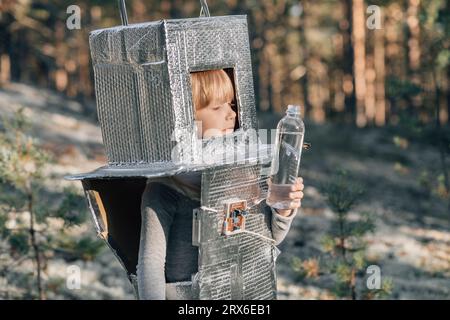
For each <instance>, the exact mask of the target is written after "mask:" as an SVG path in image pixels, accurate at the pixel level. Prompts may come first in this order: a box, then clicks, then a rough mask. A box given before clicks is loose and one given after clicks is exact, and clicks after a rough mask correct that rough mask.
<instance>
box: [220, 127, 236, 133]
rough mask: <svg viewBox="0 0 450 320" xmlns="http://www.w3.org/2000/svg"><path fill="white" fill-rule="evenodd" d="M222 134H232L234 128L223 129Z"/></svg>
mask: <svg viewBox="0 0 450 320" xmlns="http://www.w3.org/2000/svg"><path fill="white" fill-rule="evenodd" d="M222 132H223V133H225V134H229V133H233V132H234V128H227V129H223V130H222Z"/></svg>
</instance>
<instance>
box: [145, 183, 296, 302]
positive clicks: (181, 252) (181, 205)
mask: <svg viewBox="0 0 450 320" xmlns="http://www.w3.org/2000/svg"><path fill="white" fill-rule="evenodd" d="M191 178H192V177H190V178H189V179H191ZM170 181H171V182H170ZM177 182H178V181H177ZM180 186H181V184H178V183H175V184H174V183H173V180H170V179H169V180H166V181H165V180H161V181H158V182H155V181H149V183H148V184H147V187H146V189H145V191H144V193H143V196H142V204H141V211H142V226H141V239H140V248H139V262H138V266H137V276H138V289H139V297H140V299H151V300H155V299H156V300H164V299H166V298H167V297H166V284H167V283H174V282H187V281H190V280H191V275H192V274H194V273H196V272H197V269H198V248H197V247H195V246H193V245H192V210H193V209H194V208H198V207H199V206H200V201H199V198H198V197H196V196H195V194H196V192H195V190H194V192H193V193H190V192H189V190H187V189H183V188H180ZM188 195H189V196H188ZM193 195H194V196H193ZM296 213H297V210H295V211H294V212H293V213H292V214H291V215H290V216H288V217H284V216H282V215H280V214H278V213H276V212H275V211H274V210H272V220H271V226H272V236H273V238H274V240H275V244H276V245H277V244H280V243H281V242H282V241H283V240H284V238H285V237H286V234H287V233H288V231H289V228H290V226H291V222H292V220H293V218H294V217H295V215H296Z"/></svg>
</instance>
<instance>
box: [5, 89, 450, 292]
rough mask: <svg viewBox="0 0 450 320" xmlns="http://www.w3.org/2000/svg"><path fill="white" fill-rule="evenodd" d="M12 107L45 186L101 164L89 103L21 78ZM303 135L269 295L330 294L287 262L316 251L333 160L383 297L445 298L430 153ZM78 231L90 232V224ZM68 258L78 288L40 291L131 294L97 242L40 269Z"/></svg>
mask: <svg viewBox="0 0 450 320" xmlns="http://www.w3.org/2000/svg"><path fill="white" fill-rule="evenodd" d="M20 106H22V107H25V113H26V115H28V116H29V118H30V119H31V120H32V122H33V125H34V129H33V135H34V137H35V138H37V139H38V140H40V142H41V143H42V144H43V146H44V147H45V148H46V149H47V150H49V151H51V152H52V153H53V154H54V155H55V157H56V158H57V159H58V160H57V163H56V164H55V165H52V166H51V167H50V168H49V174H50V176H51V180H50V182H49V184H48V187H49V189H54V190H57V189H60V188H61V187H63V186H65V185H69V184H74V185H76V186H77V187H78V188H80V187H81V186H80V185H79V183H72V182H69V181H65V180H64V179H63V176H64V175H67V174H72V173H80V172H87V171H90V170H93V169H96V168H97V167H99V166H102V165H104V164H105V163H106V158H105V155H104V149H103V146H102V140H101V132H100V129H99V126H98V124H97V123H96V121H95V120H93V119H92V118H93V117H92V114H95V106H94V105H93V104H92V105H90V106H82V105H81V104H79V103H78V102H75V101H71V100H68V99H66V98H64V97H61V96H59V95H57V94H55V93H53V92H51V91H48V90H42V89H36V88H33V87H30V86H27V85H23V84H11V85H9V86H7V87H6V88H3V89H0V114H1V115H7V114H11V113H12V111H13V110H16V109H18V108H19V107H20ZM86 110H87V111H86ZM83 114H88V115H90V116H88V115H83ZM278 119H279V116H270V115H265V116H262V117H261V118H260V127H262V128H274V127H275V126H276V122H277V121H278ZM305 141H308V142H311V143H312V148H311V150H309V151H307V152H304V154H303V158H302V166H301V173H300V175H301V176H302V177H303V178H304V183H305V186H306V188H305V197H304V200H303V204H302V209H301V211H300V214H299V215H297V217H296V218H295V220H294V222H293V225H292V229H291V230H290V233H289V234H288V236H287V238H286V239H285V241H284V242H283V243H282V244H281V245H280V249H281V251H282V253H281V255H280V256H279V258H278V259H279V260H278V296H279V299H333V298H335V297H334V295H333V293H332V291H331V290H330V289H331V288H332V286H333V280H332V279H331V277H329V276H323V277H320V278H318V279H299V277H298V276H297V275H296V273H295V272H294V271H293V269H292V268H291V266H290V264H289V261H290V259H291V258H292V257H300V258H302V259H308V258H315V257H319V256H320V255H321V246H320V240H321V238H322V237H323V236H324V235H325V234H326V233H327V230H328V228H329V226H330V221H331V219H333V213H332V212H331V211H330V209H329V208H328V207H327V205H326V202H325V199H324V196H323V194H321V192H320V191H319V190H320V185H321V184H322V183H324V182H326V181H327V179H328V178H329V176H330V175H331V174H332V173H333V172H335V170H336V169H337V168H341V169H347V170H349V171H350V172H352V174H353V175H354V177H355V179H357V180H358V182H360V183H361V184H362V185H363V186H364V187H365V189H366V193H365V195H364V197H363V199H362V201H361V202H360V203H359V204H358V205H357V206H356V207H355V208H354V209H353V211H352V212H351V214H353V215H355V216H357V215H358V214H359V213H361V212H369V213H370V214H371V215H372V216H373V217H374V218H375V221H376V227H377V228H376V232H375V233H374V234H370V235H369V236H368V237H367V239H366V240H367V241H368V243H369V247H368V253H367V255H368V258H369V259H370V261H373V263H374V264H377V265H378V266H380V268H381V272H382V277H389V278H391V279H392V281H393V293H392V295H391V296H390V297H389V298H390V299H448V298H450V223H449V221H450V213H449V210H448V207H447V206H446V202H445V201H444V200H443V199H441V198H439V197H438V196H436V195H435V194H433V193H430V192H427V190H424V189H423V187H421V186H420V184H419V179H418V177H419V176H420V174H421V172H423V171H424V170H427V171H428V172H429V173H430V176H431V177H432V178H435V176H436V175H437V174H438V173H437V171H436V170H437V168H438V154H437V152H436V151H435V150H433V148H432V147H427V146H423V145H419V144H416V143H415V142H414V141H410V142H409V144H408V146H407V148H405V149H402V148H400V147H398V146H397V145H396V144H395V143H394V142H393V136H392V134H389V133H388V132H387V130H381V129H359V130H356V129H354V128H350V127H338V126H336V125H315V124H311V123H307V124H306V137H305ZM403 147H404V146H403ZM430 194H431V195H430ZM79 232H80V233H81V232H83V233H90V234H92V235H94V234H95V232H94V228H93V226H92V225H91V224H90V223H88V224H86V225H84V226H82V228H80V229H79ZM74 264H75V265H76V266H78V267H79V268H80V270H81V274H82V286H81V289H79V290H68V289H61V290H57V291H56V293H52V292H49V294H48V298H50V299H133V298H134V296H133V291H132V288H131V285H130V284H129V282H128V279H127V278H126V276H125V272H124V271H123V269H122V268H121V266H120V265H119V263H118V262H117V260H116V259H115V258H114V256H113V255H112V253H111V252H110V251H109V249H108V248H107V247H106V246H105V248H104V250H103V251H102V253H101V254H100V255H99V256H98V257H97V259H96V260H95V261H90V262H84V261H75V262H70V263H68V262H66V261H64V259H62V258H60V257H58V256H57V255H56V256H55V258H54V259H52V260H51V261H50V263H49V266H48V269H47V272H46V273H45V275H44V277H47V278H52V279H60V281H63V280H61V279H64V278H65V276H66V275H67V267H68V266H69V265H74ZM27 267H28V268H31V266H27V264H26V263H25V264H24V265H23V267H22V268H27ZM15 272H20V270H16V271H15ZM360 281H363V280H361V279H360ZM56 282H57V281H56ZM61 287H64V286H61ZM11 290H12V289H11ZM14 290H15V289H14ZM17 290H19V291H20V288H17Z"/></svg>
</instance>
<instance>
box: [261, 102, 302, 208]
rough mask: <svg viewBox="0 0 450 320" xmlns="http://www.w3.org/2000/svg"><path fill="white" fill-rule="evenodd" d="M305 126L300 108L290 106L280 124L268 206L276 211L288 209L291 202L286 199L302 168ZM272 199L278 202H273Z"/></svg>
mask: <svg viewBox="0 0 450 320" xmlns="http://www.w3.org/2000/svg"><path fill="white" fill-rule="evenodd" d="M304 135H305V125H304V123H303V120H302V118H301V117H300V107H299V106H295V105H289V106H288V108H287V110H286V115H285V116H284V117H283V118H282V119H281V120H280V122H278V125H277V133H276V139H275V146H274V152H273V159H272V165H271V170H270V180H271V183H272V186H271V187H270V188H269V194H268V197H267V199H268V200H267V204H268V205H269V206H271V207H273V208H276V209H288V208H289V206H290V204H291V201H292V200H290V199H288V198H286V199H283V198H282V196H283V197H286V195H288V194H289V192H290V188H291V186H292V185H293V184H295V182H296V181H295V180H296V179H297V177H298V170H299V167H300V158H301V154H302V147H303V138H304ZM271 197H273V198H276V199H277V200H278V201H276V202H272V201H273V200H272V201H270V200H271Z"/></svg>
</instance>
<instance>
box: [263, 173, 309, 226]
mask: <svg viewBox="0 0 450 320" xmlns="http://www.w3.org/2000/svg"><path fill="white" fill-rule="evenodd" d="M267 184H268V185H269V190H270V192H269V196H270V199H269V198H268V199H267V200H269V202H270V203H273V202H278V201H286V200H291V205H290V206H289V209H283V210H282V209H275V211H276V212H277V213H279V214H280V215H282V216H285V217H287V216H289V215H290V214H291V213H292V210H295V209H298V208H300V207H301V200H302V199H303V192H302V191H303V189H304V187H305V186H304V185H303V178H302V177H298V178H297V179H296V182H295V184H292V185H280V184H272V182H271V181H270V179H268V181H267Z"/></svg>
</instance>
